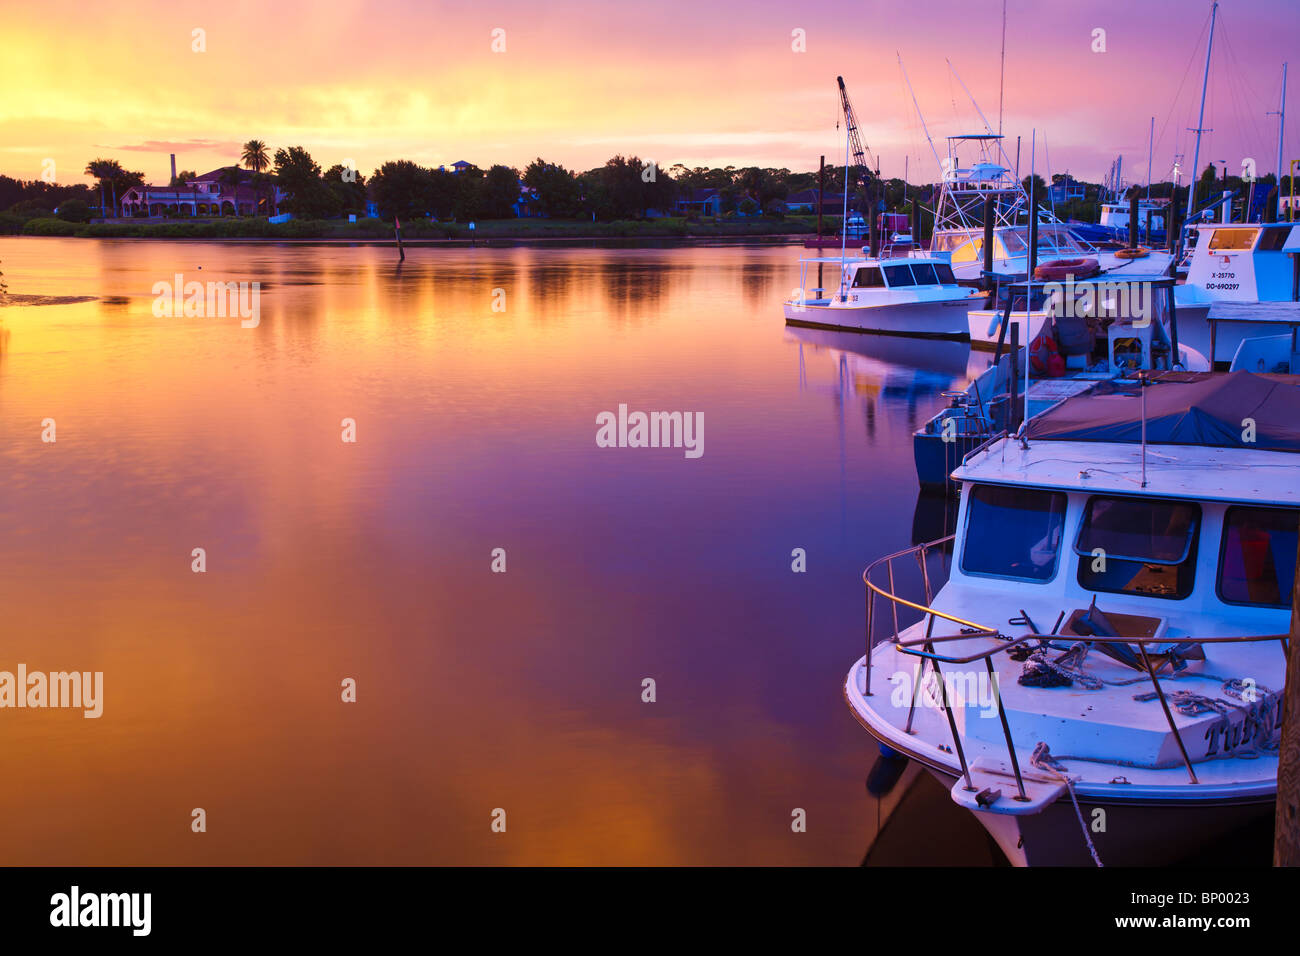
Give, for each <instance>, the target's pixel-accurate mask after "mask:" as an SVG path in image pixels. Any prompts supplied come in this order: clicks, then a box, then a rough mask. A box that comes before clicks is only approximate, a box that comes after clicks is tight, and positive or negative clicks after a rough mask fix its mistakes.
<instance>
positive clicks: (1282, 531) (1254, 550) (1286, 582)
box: [1219, 507, 1300, 607]
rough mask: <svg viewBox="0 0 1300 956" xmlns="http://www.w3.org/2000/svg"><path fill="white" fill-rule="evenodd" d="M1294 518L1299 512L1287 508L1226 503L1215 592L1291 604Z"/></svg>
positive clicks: (1244, 600)
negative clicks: (1229, 506)
mask: <svg viewBox="0 0 1300 956" xmlns="http://www.w3.org/2000/svg"><path fill="white" fill-rule="evenodd" d="M1298 519H1300V512H1297V511H1295V510H1294V509H1290V508H1245V507H1233V508H1229V509H1228V514H1227V516H1226V518H1225V519H1224V522H1223V554H1222V557H1221V558H1220V560H1219V597H1221V598H1223V600H1224V601H1226V602H1227V603H1229V604H1260V605H1265V606H1267V607H1290V606H1291V592H1292V589H1293V588H1294V586H1295V566H1296V527H1297V523H1298Z"/></svg>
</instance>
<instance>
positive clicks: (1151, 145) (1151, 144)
mask: <svg viewBox="0 0 1300 956" xmlns="http://www.w3.org/2000/svg"><path fill="white" fill-rule="evenodd" d="M1155 148H1156V118H1155V117H1154V116H1153V117H1151V135H1150V136H1148V137H1147V199H1150V198H1151V155H1152V153H1153V152H1154V151H1155ZM1147 238H1148V239H1149V238H1150V237H1149V236H1148V237H1147Z"/></svg>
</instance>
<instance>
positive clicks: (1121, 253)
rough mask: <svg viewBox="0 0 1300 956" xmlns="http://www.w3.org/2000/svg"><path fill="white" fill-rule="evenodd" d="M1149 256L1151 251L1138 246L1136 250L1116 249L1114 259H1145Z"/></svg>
mask: <svg viewBox="0 0 1300 956" xmlns="http://www.w3.org/2000/svg"><path fill="white" fill-rule="evenodd" d="M1149 255H1151V250H1150V249H1148V248H1147V247H1146V246H1138V247H1137V248H1136V249H1116V250H1115V258H1116V259H1145V258H1146V257H1147V256H1149Z"/></svg>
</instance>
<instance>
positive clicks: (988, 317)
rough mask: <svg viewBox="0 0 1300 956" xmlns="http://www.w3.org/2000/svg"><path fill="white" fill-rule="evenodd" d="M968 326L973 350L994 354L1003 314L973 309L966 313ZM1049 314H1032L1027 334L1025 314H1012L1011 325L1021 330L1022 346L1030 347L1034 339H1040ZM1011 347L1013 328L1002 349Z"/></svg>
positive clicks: (1004, 340)
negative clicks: (1040, 333)
mask: <svg viewBox="0 0 1300 956" xmlns="http://www.w3.org/2000/svg"><path fill="white" fill-rule="evenodd" d="M966 316H967V324H968V329H969V333H970V346H971V348H973V349H980V350H982V351H985V352H993V351H996V350H997V347H998V332H999V330H1000V329H1001V326H1002V312H1000V311H997V310H993V309H971V310H970V312H968V313H966ZM1047 317H1048V316H1047V313H1046V312H1042V311H1035V312H1030V313H1029V317H1028V321H1029V332H1028V333H1027V334H1026V332H1025V313H1024V312H1023V311H1022V312H1018V313H1017V312H1013V313H1012V314H1011V325H1014V326H1018V327H1019V328H1020V344H1021V345H1028V344H1029V343H1030V342H1032V341H1034V339H1036V338H1038V333H1039V332H1041V331H1042V330H1043V323H1044V322H1046V321H1047ZM1010 347H1011V326H1008V327H1007V331H1006V333H1005V335H1004V336H1003V339H1002V348H1003V350H1004V351H1005V350H1006V349H1009V348H1010Z"/></svg>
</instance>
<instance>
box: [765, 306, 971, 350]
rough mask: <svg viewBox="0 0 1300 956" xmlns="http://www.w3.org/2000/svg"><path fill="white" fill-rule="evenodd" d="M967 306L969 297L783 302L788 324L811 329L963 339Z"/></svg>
mask: <svg viewBox="0 0 1300 956" xmlns="http://www.w3.org/2000/svg"><path fill="white" fill-rule="evenodd" d="M970 306H971V302H970V298H969V297H964V298H960V299H946V300H936V301H929V302H926V301H921V302H891V303H884V304H880V305H868V306H837V305H832V304H829V303H824V302H802V303H796V302H786V303H785V320H786V322H788V323H789V324H791V325H801V326H805V327H808V328H815V329H847V330H849V331H853V332H876V333H879V334H882V335H910V336H917V337H922V338H942V339H963V340H964V339H966V338H968V337H969V335H970V324H969V320H968V319H967V316H966V313H967V311H968V310H969V309H970Z"/></svg>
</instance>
